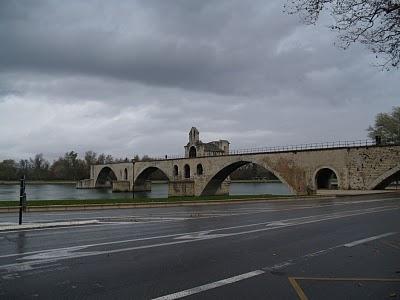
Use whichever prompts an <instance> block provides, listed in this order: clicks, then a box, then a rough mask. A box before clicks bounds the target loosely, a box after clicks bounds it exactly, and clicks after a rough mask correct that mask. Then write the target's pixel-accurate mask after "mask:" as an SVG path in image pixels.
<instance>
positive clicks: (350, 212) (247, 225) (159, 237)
mask: <svg viewBox="0 0 400 300" xmlns="http://www.w3.org/2000/svg"><path fill="white" fill-rule="evenodd" d="M381 209H383V210H382V211H385V210H391V209H400V207H397V206H396V207H392V206H380V207H374V208H368V209H364V210H359V209H357V210H349V211H343V212H337V213H334V214H332V213H329V214H320V215H312V216H304V217H299V218H289V219H282V220H273V221H267V222H259V223H252V224H244V225H237V226H229V227H220V228H214V229H209V230H201V231H192V232H184V233H174V234H166V235H160V236H151V237H145V238H135V239H127V240H121V241H111V242H103V243H93V244H86V245H78V246H70V247H62V248H53V249H44V250H37V251H29V252H24V253H13V254H5V255H0V258H6V257H14V256H24V255H27V254H36V253H43V252H50V251H62V250H66V249H70V248H72V249H75V248H76V247H84V248H90V247H97V246H106V245H115V244H122V243H130V242H139V241H147V240H154V239H163V238H170V237H178V236H185V235H195V234H201V233H203V232H205V231H207V232H208V233H211V232H216V231H222V230H232V229H239V228H246V227H255V226H262V225H268V224H273V225H275V226H276V224H277V223H278V222H281V223H288V222H289V223H290V222H294V221H301V220H304V219H312V218H318V217H320V218H324V217H328V219H322V221H323V220H329V219H331V218H338V217H337V215H339V218H340V217H346V216H347V215H344V216H342V215H343V214H350V215H349V216H352V215H358V214H364V213H373V212H375V211H376V212H379V211H381ZM360 211H361V213H360ZM353 212H356V213H355V214H352V213H353ZM304 224H307V223H304ZM291 225H292V226H293V225H300V224H291ZM288 226H289V224H282V225H277V226H276V227H269V228H268V229H273V228H277V227H279V228H282V227H288ZM264 230H266V229H265V228H261V229H256V231H254V230H251V231H245V232H244V233H252V232H257V231H264ZM242 232H243V231H242ZM235 234H237V233H235ZM228 235H231V234H228ZM225 236H226V235H225Z"/></svg>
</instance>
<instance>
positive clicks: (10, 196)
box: [0, 182, 291, 201]
mask: <svg viewBox="0 0 400 300" xmlns="http://www.w3.org/2000/svg"><path fill="white" fill-rule="evenodd" d="M167 194H168V184H165V183H153V184H152V190H151V192H137V193H135V197H146V198H166V197H167ZM229 194H230V195H260V194H273V195H290V194H291V192H290V190H289V189H288V187H287V186H286V185H285V184H283V183H279V182H274V183H257V182H254V183H253V182H252V183H248V182H232V183H231V185H230V192H229ZM26 195H27V200H28V201H29V200H50V199H57V200H63V199H118V198H127V197H128V198H129V197H132V193H112V192H111V190H110V189H88V190H81V189H76V188H75V185H72V184H35V185H29V184H28V185H27V186H26ZM18 199H19V186H18V185H0V201H4V200H18Z"/></svg>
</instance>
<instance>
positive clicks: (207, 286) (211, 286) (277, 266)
mask: <svg viewBox="0 0 400 300" xmlns="http://www.w3.org/2000/svg"><path fill="white" fill-rule="evenodd" d="M394 234H396V232H389V233H385V234H380V235H377V236H373V237H370V238H366V239H363V240H359V241H355V242H351V243H347V244H340V245H336V246H333V247H330V248H327V249H322V250H319V251H316V252H312V253H308V254H306V255H303V256H301V257H298V258H296V259H289V260H287V261H284V262H281V263H278V264H275V265H273V266H271V267H263V268H261V269H260V270H255V271H252V272H248V273H244V274H240V275H236V276H233V277H229V278H225V279H222V280H218V281H215V282H211V283H208V284H204V285H201V286H197V287H194V288H191V289H187V290H184V291H180V292H176V293H173V294H169V295H164V296H161V297H158V298H154V299H153V300H174V299H180V298H183V297H186V296H190V295H193V294H197V293H201V292H204V291H207V290H211V289H215V288H218V287H221V286H224V285H228V284H231V283H234V282H238V281H241V280H244V279H247V278H251V277H255V276H258V275H261V274H264V273H266V271H271V270H278V269H282V268H285V267H288V266H290V265H293V264H295V263H296V262H298V261H301V260H302V259H308V258H311V257H316V256H320V255H323V254H325V253H328V252H331V251H333V250H335V249H338V248H340V247H343V246H344V247H352V246H353V245H354V246H355V245H358V244H361V243H364V242H368V241H372V240H375V239H379V238H383V237H386V236H390V235H394ZM348 245H351V246H348Z"/></svg>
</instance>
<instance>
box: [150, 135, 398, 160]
mask: <svg viewBox="0 0 400 300" xmlns="http://www.w3.org/2000/svg"><path fill="white" fill-rule="evenodd" d="M394 144H399V143H396V142H394V141H383V140H382V141H381V142H380V143H379V145H394ZM375 145H378V144H377V143H376V140H372V139H365V140H355V141H335V142H325V143H307V144H298V145H285V146H267V147H257V148H247V149H232V150H229V153H221V152H214V153H213V154H209V155H205V156H197V157H210V156H224V155H240V154H257V153H274V152H293V151H305V150H319V149H335V148H354V147H368V146H375ZM182 158H185V155H183V154H182V155H165V156H164V157H156V158H152V160H167V159H182Z"/></svg>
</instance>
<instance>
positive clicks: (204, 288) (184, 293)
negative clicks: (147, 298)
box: [153, 270, 265, 300]
mask: <svg viewBox="0 0 400 300" xmlns="http://www.w3.org/2000/svg"><path fill="white" fill-rule="evenodd" d="M264 273H265V271H263V270H255V271H252V272H248V273H244V274H240V275H237V276H233V277H229V278H225V279H222V280H218V281H215V282H211V283H208V284H204V285H200V286H197V287H194V288H191V289H188V290H184V291H181V292H177V293H173V294H169V295H165V296H161V297H158V298H154V299H153V300H174V299H179V298H183V297H187V296H190V295H194V294H198V293H201V292H204V291H207V290H211V289H215V288H217V287H220V286H223V285H227V284H231V283H235V282H238V281H241V280H244V279H248V278H251V277H254V276H258V275H260V274H264Z"/></svg>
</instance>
